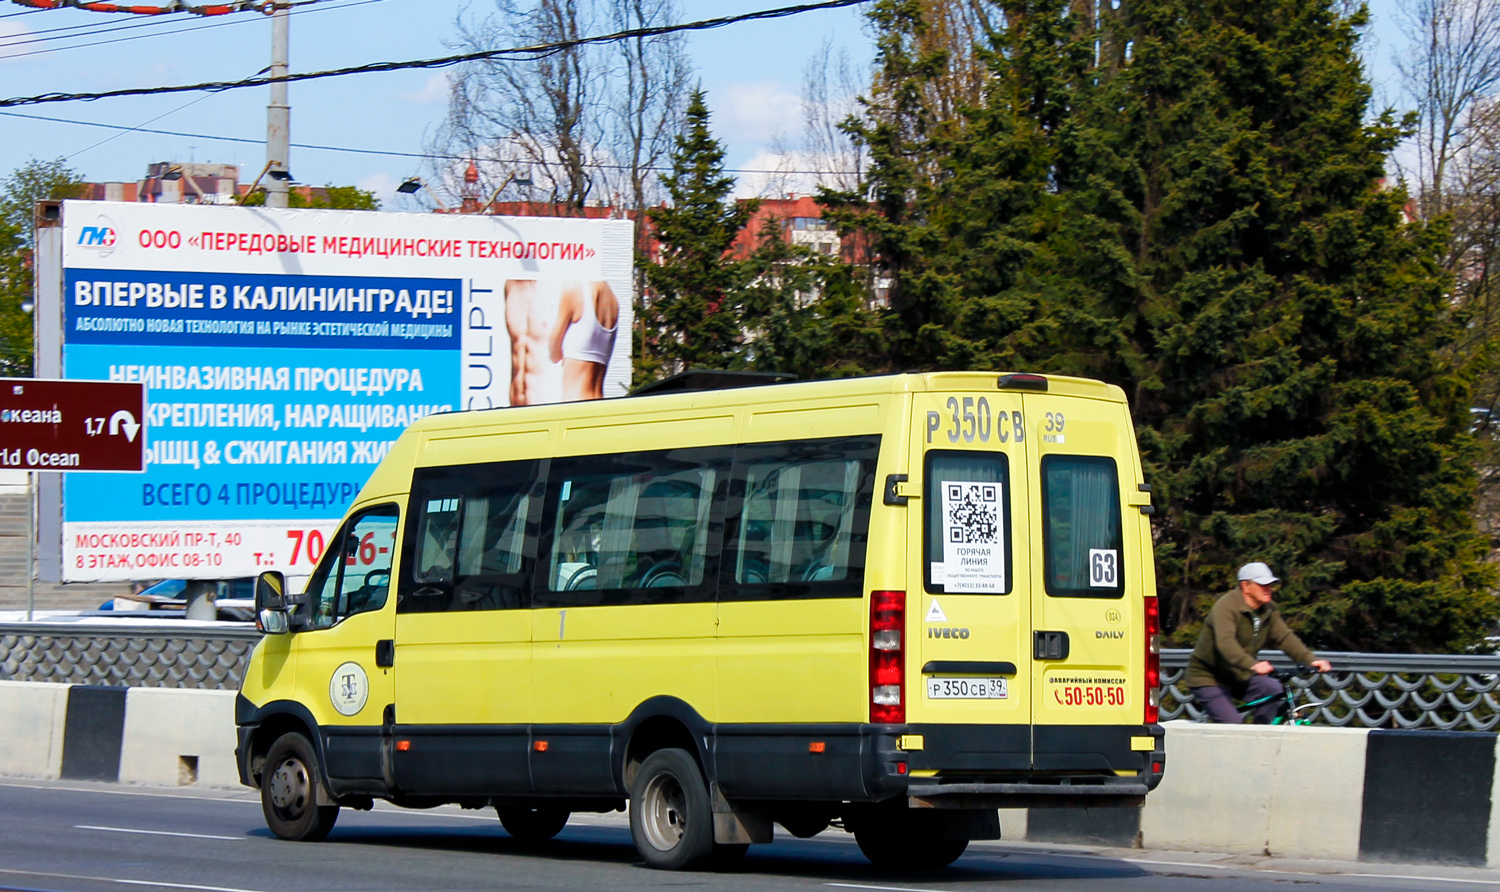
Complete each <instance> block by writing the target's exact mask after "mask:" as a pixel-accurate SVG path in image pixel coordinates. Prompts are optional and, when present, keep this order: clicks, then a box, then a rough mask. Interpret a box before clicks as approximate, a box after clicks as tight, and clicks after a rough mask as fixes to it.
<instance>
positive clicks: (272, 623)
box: [255, 570, 288, 635]
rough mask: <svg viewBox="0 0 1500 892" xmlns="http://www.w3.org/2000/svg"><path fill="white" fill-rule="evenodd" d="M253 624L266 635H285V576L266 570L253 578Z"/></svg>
mask: <svg viewBox="0 0 1500 892" xmlns="http://www.w3.org/2000/svg"><path fill="white" fill-rule="evenodd" d="M255 625H256V628H258V629H260V630H261V631H262V632H265V633H266V634H267V635H285V634H286V632H287V626H288V623H287V615H286V577H285V576H283V575H281V574H280V573H278V572H276V571H275V570H267V571H266V572H264V573H262V574H260V576H259V577H257V578H256V580H255Z"/></svg>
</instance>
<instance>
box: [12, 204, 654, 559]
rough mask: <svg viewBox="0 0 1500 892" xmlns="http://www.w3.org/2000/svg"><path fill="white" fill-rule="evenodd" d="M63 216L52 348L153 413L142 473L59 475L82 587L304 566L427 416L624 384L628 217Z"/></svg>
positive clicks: (42, 293)
mask: <svg viewBox="0 0 1500 892" xmlns="http://www.w3.org/2000/svg"><path fill="white" fill-rule="evenodd" d="M60 222H61V226H60V227H57V228H56V229H54V230H53V231H52V232H50V233H48V236H50V237H51V238H56V239H59V240H60V242H61V246H60V248H61V250H60V251H57V252H55V255H56V256H59V257H60V260H61V263H60V266H61V268H60V269H58V270H55V271H53V270H48V269H40V270H39V274H40V275H39V285H38V311H39V312H43V313H50V312H54V311H55V312H56V313H58V314H59V318H58V323H59V324H57V325H55V326H53V325H43V326H42V331H43V332H44V333H45V332H48V331H56V332H57V334H55V335H53V336H52V337H51V338H50V340H52V341H55V342H56V343H52V344H48V343H47V340H48V339H46V338H44V341H43V344H42V349H43V350H46V349H48V348H49V347H50V348H52V349H55V350H57V351H59V353H60V362H61V375H60V377H63V378H70V379H71V378H87V379H96V380H103V381H124V382H140V383H142V384H144V385H145V387H146V403H147V405H146V412H145V415H146V417H145V429H144V431H143V436H144V437H145V446H144V448H145V454H146V471H145V473H144V474H130V475H127V474H118V475H115V474H94V475H89V476H87V477H85V476H83V475H78V476H76V477H75V476H71V475H69V476H67V477H66V478H65V479H64V483H63V487H62V492H61V500H62V505H61V540H62V542H61V552H60V558H61V563H62V568H61V578H62V579H63V580H64V581H69V582H74V581H79V582H81V581H103V580H130V579H147V578H163V577H168V578H224V577H234V576H248V575H254V574H255V573H258V572H260V571H261V570H266V569H276V570H281V571H283V572H285V573H287V574H288V575H293V576H302V575H306V574H307V573H309V572H311V570H312V567H313V565H314V563H315V562H316V560H317V558H318V557H319V556H321V553H322V550H323V547H324V545H325V544H326V543H327V542H328V539H329V536H330V535H331V533H332V531H333V528H334V527H335V526H336V525H337V522H338V520H339V518H340V517H341V516H342V515H343V513H344V511H345V510H346V509H347V508H348V507H349V505H350V503H351V502H352V500H353V498H354V496H355V495H356V494H357V493H358V492H359V490H360V488H361V487H362V486H363V485H364V482H365V480H366V479H367V478H368V476H369V474H370V472H371V471H373V470H374V467H375V465H376V464H377V463H378V462H379V461H380V459H381V458H382V457H384V455H385V453H386V451H387V450H388V449H389V448H390V445H391V443H393V442H394V441H395V439H396V438H397V437H398V436H399V435H400V433H401V432H402V430H404V429H405V428H406V426H407V425H409V424H410V423H411V422H413V421H416V420H417V419H419V418H422V417H424V416H426V415H429V414H432V413H434V412H450V411H463V410H475V409H489V408H498V407H503V406H511V405H521V404H539V403H550V402H559V401H565V400H577V399H595V398H600V397H606V396H619V395H623V394H624V393H625V392H626V390H627V389H628V386H629V382H630V373H631V370H630V335H629V332H630V323H631V318H630V310H631V299H630V298H631V280H632V276H631V263H632V257H633V254H632V246H633V224H632V223H630V222H629V221H626V220H585V219H572V218H541V217H493V216H466V215H448V214H441V215H438V214H433V215H427V214H394V213H390V214H388V213H371V212H362V211H326V210H271V209H264V208H239V207H213V206H194V205H163V204H127V203H117V202H84V201H69V202H65V203H64V204H63V209H62V215H61V221H60ZM59 230H60V236H59V235H58V231H59ZM41 244H42V241H41V236H40V234H39V245H41ZM47 257H48V252H46V251H39V259H40V262H45V261H46V259H47ZM50 273H55V274H56V276H57V278H58V279H59V280H60V282H59V283H58V284H57V285H55V286H52V287H44V286H43V285H42V284H41V283H40V280H41V278H42V277H45V276H48V275H49V274H50ZM54 281H56V280H54ZM49 294H50V295H51V303H52V306H49V305H48V296H49Z"/></svg>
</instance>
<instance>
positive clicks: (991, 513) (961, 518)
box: [946, 483, 1000, 545]
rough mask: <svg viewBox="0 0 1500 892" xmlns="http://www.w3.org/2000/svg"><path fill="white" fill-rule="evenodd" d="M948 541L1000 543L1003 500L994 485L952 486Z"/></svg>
mask: <svg viewBox="0 0 1500 892" xmlns="http://www.w3.org/2000/svg"><path fill="white" fill-rule="evenodd" d="M946 501H947V509H948V518H947V519H948V523H947V524H946V526H947V527H948V541H949V542H951V543H953V544H955V545H959V544H964V545H994V544H995V543H996V542H998V541H999V540H1000V500H999V492H998V487H996V486H994V485H992V484H986V485H975V484H960V483H950V484H948V498H947V499H946Z"/></svg>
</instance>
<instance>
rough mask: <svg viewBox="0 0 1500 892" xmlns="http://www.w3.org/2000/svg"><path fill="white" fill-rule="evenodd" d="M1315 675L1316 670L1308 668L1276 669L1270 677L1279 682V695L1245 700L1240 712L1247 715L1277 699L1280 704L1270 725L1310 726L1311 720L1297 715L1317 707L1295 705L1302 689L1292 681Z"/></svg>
mask: <svg viewBox="0 0 1500 892" xmlns="http://www.w3.org/2000/svg"><path fill="white" fill-rule="evenodd" d="M1317 674H1318V670H1316V669H1313V668H1311V667H1310V666H1301V667H1299V668H1296V669H1276V670H1274V671H1272V672H1271V677H1272V678H1274V679H1276V680H1277V681H1279V682H1281V693H1279V694H1272V695H1270V696H1268V697H1257V698H1256V699H1254V700H1246V701H1245V702H1244V703H1242V704H1240V711H1241V713H1243V714H1245V715H1248V714H1249V713H1250V712H1251V711H1253V710H1254V709H1255V707H1257V706H1260V705H1262V704H1265V703H1269V702H1271V701H1272V700H1277V699H1279V700H1280V701H1281V703H1280V704H1278V707H1277V709H1276V715H1275V717H1273V718H1272V719H1271V724H1273V725H1311V724H1312V719H1311V718H1307V717H1303V716H1300V715H1299V713H1300V712H1302V710H1304V709H1317V706H1318V705H1317V704H1316V703H1304V704H1302V705H1301V706H1299V705H1297V694H1298V693H1300V692H1301V691H1302V690H1303V688H1300V687H1297V686H1296V685H1293V684H1292V679H1294V678H1309V677H1311V676H1314V675H1317Z"/></svg>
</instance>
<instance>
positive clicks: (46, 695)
mask: <svg viewBox="0 0 1500 892" xmlns="http://www.w3.org/2000/svg"><path fill="white" fill-rule="evenodd" d="M67 706H68V687H67V686H66V685H55V684H33V683H30V682H24V681H0V774H5V775H10V776H11V777H40V778H57V777H59V776H60V775H61V773H62V751H63V731H64V727H65V726H64V721H65V719H66V715H67Z"/></svg>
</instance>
